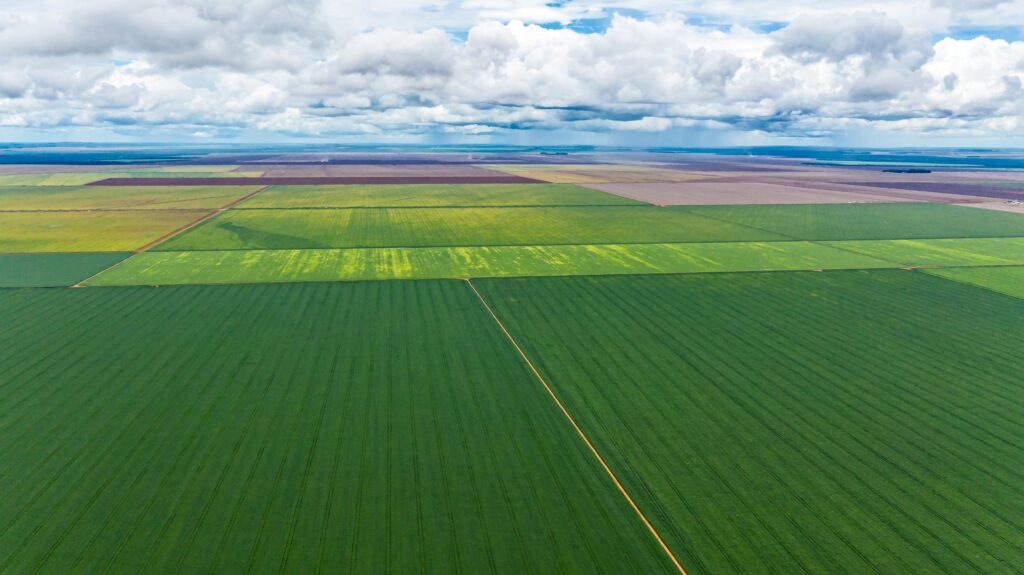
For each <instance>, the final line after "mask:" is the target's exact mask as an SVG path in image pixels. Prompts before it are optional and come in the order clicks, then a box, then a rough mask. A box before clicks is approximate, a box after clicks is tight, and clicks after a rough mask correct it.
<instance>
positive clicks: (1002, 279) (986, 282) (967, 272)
mask: <svg viewBox="0 0 1024 575" xmlns="http://www.w3.org/2000/svg"><path fill="white" fill-rule="evenodd" d="M925 271H926V272H927V273H929V274H931V275H935V276H939V277H941V278H946V279H949V280H953V281H957V282H960V283H965V284H970V285H973V286H978V287H982V288H985V289H990V290H992V291H995V292H999V293H1004V294H1006V295H1012V296H1014V297H1019V298H1024V266H1007V267H998V268H949V269H941V270H925Z"/></svg>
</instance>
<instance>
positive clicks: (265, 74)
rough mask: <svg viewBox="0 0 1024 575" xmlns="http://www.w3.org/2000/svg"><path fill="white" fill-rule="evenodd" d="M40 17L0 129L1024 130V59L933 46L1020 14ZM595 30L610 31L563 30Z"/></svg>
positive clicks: (97, 13)
mask: <svg viewBox="0 0 1024 575" xmlns="http://www.w3.org/2000/svg"><path fill="white" fill-rule="evenodd" d="M41 1H42V2H44V4H43V5H42V7H34V6H37V5H35V4H31V5H30V4H21V3H20V0H15V1H14V4H15V5H16V7H15V8H12V9H5V10H3V11H2V12H0V62H2V66H0V113H2V114H5V115H6V116H8V117H9V118H11V120H10V121H9V122H7V124H8V125H11V126H14V125H16V126H27V127H31V128H36V129H43V130H45V129H50V128H57V127H68V126H72V127H85V128H88V127H91V128H109V129H117V130H119V131H120V132H122V133H123V132H124V131H127V130H136V131H138V132H139V133H140V134H159V133H163V132H168V131H170V132H174V133H180V134H185V135H187V134H196V133H202V134H205V135H206V136H209V135H216V136H217V137H221V136H224V135H231V134H241V133H253V132H256V133H267V134H271V133H274V134H278V133H279V134H287V135H289V136H299V135H311V136H320V137H333V136H339V135H368V136H374V137H381V138H385V137H395V136H405V135H430V134H464V135H483V136H486V137H501V135H502V134H511V133H521V132H524V131H529V130H546V131H552V132H558V133H566V132H571V131H576V132H582V133H602V134H608V133H615V132H619V131H621V132H627V131H628V132H636V133H651V134H657V133H668V132H671V131H673V130H679V129H686V130H712V131H715V130H718V131H720V130H736V131H758V132H765V133H770V134H776V135H784V136H814V137H819V136H828V135H830V134H841V133H843V131H845V130H849V129H857V130H861V129H866V127H871V126H878V127H879V128H880V129H887V130H889V129H894V128H893V127H894V126H902V127H904V128H906V129H913V130H922V131H926V132H927V133H937V132H941V131H942V130H943V129H944V128H943V127H944V126H945V127H946V129H948V130H949V131H950V132H951V133H952V132H955V133H983V132H984V131H985V130H993V131H998V132H999V133H1003V134H1007V135H1009V136H1020V135H1022V134H1020V133H1019V130H1020V127H1021V124H1022V122H1021V117H1022V116H1024V110H1022V104H1021V102H1022V100H1024V98H1022V97H1021V96H1022V82H1024V43H1022V42H1006V41H1002V40H990V39H988V38H985V37H976V38H968V39H954V38H944V39H940V40H938V41H934V40H933V37H934V34H936V32H935V30H937V29H941V28H942V27H944V26H948V25H949V24H950V23H951V22H954V21H958V20H957V18H961V19H971V18H973V19H975V20H980V21H984V20H985V18H988V16H986V15H987V14H1002V13H1003V11H1006V10H1009V9H1012V8H1013V7H1015V6H1017V5H1018V4H1019V0H1006V1H1003V2H994V1H987V0H982V1H974V2H948V1H947V2H943V1H941V0H934V1H933V0H912V1H911V2H910V3H895V4H893V3H890V4H893V5H892V6H887V5H886V4H883V3H880V2H879V3H873V2H846V1H845V0H840V1H838V2H837V3H834V4H837V5H839V6H850V5H866V6H867V7H868V8H869V9H868V10H867V11H865V10H860V11H858V10H849V11H846V12H841V11H836V10H834V9H832V10H829V11H826V8H828V6H827V5H826V4H825V3H822V2H813V1H810V0H796V1H794V2H790V3H785V4H784V3H780V2H776V1H775V0H765V2H760V3H750V4H743V3H737V2H733V3H724V4H721V3H710V2H690V1H689V0H687V1H681V2H667V1H666V2H662V1H661V0H642V1H641V0H637V1H635V2H633V1H625V2H616V3H612V2H602V1H599V0H579V1H578V2H572V3H550V2H542V1H534V0H526V1H522V2H510V1H507V0H461V1H460V0H449V1H447V2H444V3H438V2H436V1H434V2H420V1H418V0H392V1H387V0H381V1H380V2H377V3H374V4H372V5H365V4H364V3H360V4H359V5H358V6H357V5H356V4H354V3H351V2H349V0H331V1H327V0H325V1H324V2H320V1H317V0H293V1H281V0H248V1H244V0H136V1H135V2H132V3H131V4H130V5H129V4H127V3H126V2H125V0H94V1H92V2H89V3H85V2H75V3H70V2H66V1H63V0H41ZM741 5H742V6H745V7H746V10H745V11H742V12H743V13H742V14H739V11H738V9H737V7H738V6H741ZM346 7H347V8H348V10H347V11H346V10H345V8H346ZM623 8H629V9H630V10H628V11H625V12H627V13H628V14H629V15H623V14H617V13H616V10H617V9H618V10H620V11H622V9H623ZM684 8H691V9H693V10H697V9H700V10H704V11H705V13H706V17H705V18H696V17H693V15H692V14H691V15H688V14H686V13H683V12H685V10H683V9H684ZM772 9H774V10H777V13H778V14H786V15H787V16H790V15H791V17H792V21H790V22H788V23H783V24H781V25H779V26H776V27H773V29H774V28H778V29H777V30H775V31H774V32H771V33H765V32H761V31H758V30H759V28H758V27H757V26H756V25H755V24H756V23H755V22H753V20H755V19H756V18H758V17H764V16H765V15H767V13H768V12H769V11H770V10H772ZM716 10H717V12H716ZM913 11H916V12H918V14H917V15H918V16H919V17H916V18H911V17H909V16H907V14H908V13H910V12H913ZM954 14H961V16H954ZM598 17H600V18H603V19H604V21H606V22H607V26H606V27H604V28H603V29H602V30H600V31H598V32H592V33H584V32H579V31H576V30H574V29H573V28H572V27H571V26H570V27H565V26H564V24H568V23H571V22H572V21H574V20H576V19H579V18H598ZM703 21H714V22H716V24H715V25H704V24H701V22H703ZM555 22H557V23H559V24H560V25H559V26H552V25H547V24H552V23H555ZM721 22H726V23H727V24H721ZM729 22H731V23H729ZM922 23H924V24H922ZM540 24H545V25H540ZM747 24H750V25H747ZM925 24H926V25H925ZM979 62H984V63H985V65H983V66H982V65H978V63H979ZM972 130H974V132H972Z"/></svg>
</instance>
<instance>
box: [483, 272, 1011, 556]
mask: <svg viewBox="0 0 1024 575" xmlns="http://www.w3.org/2000/svg"><path fill="white" fill-rule="evenodd" d="M474 284H476V285H477V286H478V287H479V289H480V290H481V292H482V293H483V294H484V296H485V297H486V298H487V300H488V301H489V302H491V305H492V306H493V307H494V308H495V309H496V312H497V314H498V316H499V317H500V318H501V319H502V321H503V322H504V323H505V324H506V325H507V326H508V327H509V329H510V331H511V332H512V333H513V335H514V336H515V337H516V338H517V340H518V341H519V342H520V344H521V345H523V346H524V348H525V349H526V353H527V354H528V355H529V356H530V357H531V358H532V359H533V361H534V363H536V364H537V365H538V369H540V371H541V372H542V374H543V375H544V377H545V378H546V379H547V380H548V381H549V382H550V383H551V385H552V386H553V387H554V389H555V390H556V392H557V393H558V394H559V395H560V396H561V399H562V401H563V402H564V403H565V404H566V406H567V407H568V409H569V410H570V411H571V412H573V413H574V414H575V415H576V419H577V421H578V422H579V424H580V425H581V426H582V427H583V428H584V429H585V430H587V433H588V435H589V436H590V437H591V439H592V440H593V441H594V443H595V445H596V446H597V448H598V450H600V451H602V452H603V453H604V456H605V458H606V459H607V460H609V464H610V465H611V466H612V468H613V469H616V470H618V471H620V479H622V480H623V483H624V484H625V485H626V486H627V489H628V490H630V491H631V492H632V493H634V494H637V498H638V499H639V501H638V505H640V506H641V508H644V509H648V510H650V515H652V516H653V518H652V521H653V522H654V523H655V525H656V526H657V528H658V529H659V530H660V531H661V532H662V535H663V536H665V537H666V539H667V540H668V542H669V545H670V546H671V547H674V548H676V549H678V550H679V552H680V553H681V554H682V556H683V557H682V559H683V563H684V565H685V566H686V568H687V569H688V570H689V571H690V572H691V573H739V572H777V573H800V572H804V573H868V572H882V573H925V572H934V573H968V572H970V573H995V572H1013V571H1014V570H1015V569H1017V568H1019V566H1020V565H1021V564H1022V562H1024V547H1022V545H1021V543H1022V542H1021V539H1020V534H1021V533H1024V521H1022V519H1021V518H1022V517H1024V443H1022V442H1021V439H1020V438H1021V437H1022V434H1024V402H1022V400H1021V394H1020V385H1019V383H1020V382H1019V377H1018V375H1017V374H1019V373H1021V372H1022V371H1024V359H1022V357H1021V354H1020V351H1019V349H1018V348H1019V345H1018V343H1019V341H1020V335H1021V328H1020V326H1021V325H1024V302H1022V301H1019V300H1013V299H1011V298H1005V297H1002V296H1000V295H997V294H992V293H988V292H985V291H983V290H978V289H976V288H973V287H970V286H964V285H961V284H957V283H954V282H949V281H946V280H941V279H939V278H934V277H929V276H927V275H925V274H922V273H919V272H909V271H901V270H883V271H871V272H861V271H858V272H830V273H823V274H814V273H788V274H737V275H733V276H730V275H725V274H723V275H707V276H643V277H640V276H634V277H626V278H545V279H536V278H534V279H508V280H480V281H477V282H474ZM950 302H956V305H950Z"/></svg>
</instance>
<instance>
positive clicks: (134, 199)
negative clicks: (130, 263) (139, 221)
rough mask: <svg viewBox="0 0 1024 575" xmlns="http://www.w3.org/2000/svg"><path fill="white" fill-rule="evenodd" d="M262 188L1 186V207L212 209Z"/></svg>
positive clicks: (2, 208)
mask: <svg viewBox="0 0 1024 575" xmlns="http://www.w3.org/2000/svg"><path fill="white" fill-rule="evenodd" d="M259 189H260V186H138V187H135V186H0V210H108V209H136V210H169V209H175V210H183V209H209V210H212V209H215V208H220V207H222V206H225V205H227V204H229V203H231V202H232V201H234V200H237V199H239V198H241V197H243V196H245V195H246V194H249V193H252V192H255V191H257V190H259Z"/></svg>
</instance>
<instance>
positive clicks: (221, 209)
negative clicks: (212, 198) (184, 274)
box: [71, 186, 270, 288]
mask: <svg viewBox="0 0 1024 575" xmlns="http://www.w3.org/2000/svg"><path fill="white" fill-rule="evenodd" d="M268 189H270V186H263V187H262V188H260V189H258V190H256V191H254V192H250V193H248V194H246V195H244V196H242V197H240V198H238V199H236V200H233V201H231V202H229V203H227V204H225V205H223V206H221V207H219V208H217V209H215V210H213V211H211V212H210V213H208V214H206V215H204V216H203V217H201V218H199V219H198V220H196V221H194V222H192V223H190V224H186V225H184V226H182V227H180V228H178V229H176V230H174V231H173V232H171V233H169V234H164V235H163V236H161V237H159V238H157V239H155V240H153V241H151V242H149V243H148V244H146V245H144V246H142V247H141V248H138V249H135V250H132V251H131V252H130V253H131V255H129V256H128V257H126V258H124V259H123V260H119V261H117V262H114V263H113V264H112V265H110V266H108V267H105V268H103V269H101V270H100V271H98V272H96V273H94V274H92V275H91V276H89V277H87V278H85V279H83V280H80V281H78V282H77V283H75V284H74V285H72V286H71V287H73V288H80V287H85V286H83V285H82V284H84V283H85V282H87V281H89V280H91V279H93V278H95V277H96V276H99V275H102V274H104V273H106V272H108V271H110V270H112V269H114V268H116V267H117V266H119V265H121V264H123V263H124V262H126V261H128V260H130V259H132V257H134V256H135V255H136V254H141V253H143V252H146V251H149V250H150V249H152V248H154V247H156V246H158V245H160V244H161V243H163V242H165V241H167V240H169V239H171V238H173V237H175V236H177V235H179V234H183V233H185V232H187V231H188V230H191V229H192V228H194V227H196V226H198V225H199V224H201V223H203V222H206V221H209V220H210V218H213V217H214V216H217V215H219V214H221V213H223V212H226V211H228V210H230V209H231V208H233V207H235V206H237V205H238V204H240V203H242V202H244V201H245V200H248V199H249V198H251V197H253V196H255V195H256V194H258V193H260V192H265V191H267V190H268Z"/></svg>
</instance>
